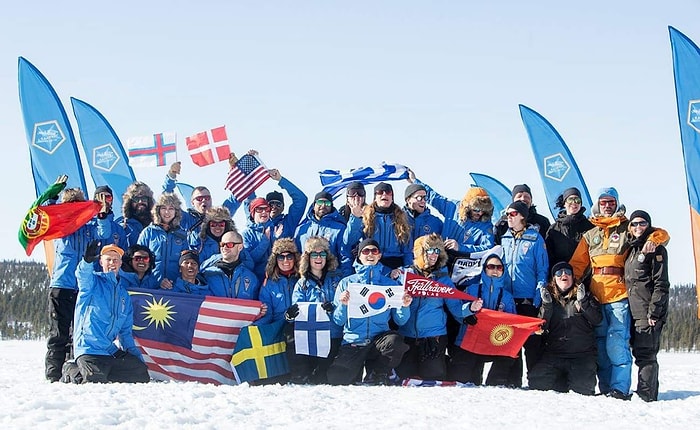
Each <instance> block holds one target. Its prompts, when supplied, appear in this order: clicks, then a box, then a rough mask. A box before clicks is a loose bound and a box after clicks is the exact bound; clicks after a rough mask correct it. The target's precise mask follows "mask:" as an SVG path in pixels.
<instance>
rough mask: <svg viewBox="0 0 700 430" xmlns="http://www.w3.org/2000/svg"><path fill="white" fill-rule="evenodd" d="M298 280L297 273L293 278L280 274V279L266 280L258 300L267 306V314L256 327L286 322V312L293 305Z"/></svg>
mask: <svg viewBox="0 0 700 430" xmlns="http://www.w3.org/2000/svg"><path fill="white" fill-rule="evenodd" d="M298 280H299V276H298V275H297V274H296V273H295V274H293V275H292V276H284V275H282V274H280V276H279V278H278V279H272V278H267V279H265V284H264V285H263V286H262V287H261V288H260V297H259V298H258V300H260V301H261V302H263V303H265V304H266V305H267V312H266V313H265V316H263V317H261V318H260V319H259V320H257V321H256V322H255V324H256V325H263V324H270V323H273V322H277V321H284V311H286V310H287V308H289V307H290V306H291V305H292V293H293V292H294V285H296V283H297V281H298Z"/></svg>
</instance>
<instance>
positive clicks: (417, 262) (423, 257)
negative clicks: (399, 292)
mask: <svg viewBox="0 0 700 430" xmlns="http://www.w3.org/2000/svg"><path fill="white" fill-rule="evenodd" d="M430 248H437V249H439V250H440V257H439V258H438V260H437V262H436V263H435V266H430V264H429V263H428V260H427V254H426V252H425V251H426V250H428V249H430ZM445 264H447V251H446V250H445V241H444V240H443V239H442V237H441V236H440V235H439V234H437V233H431V234H429V235H425V236H421V237H419V238H418V239H416V240H415V241H414V242H413V265H414V266H415V267H416V268H417V269H420V270H422V271H435V270H437V269H440V268H442V267H444V266H445Z"/></svg>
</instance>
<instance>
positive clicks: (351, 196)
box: [348, 193, 365, 198]
mask: <svg viewBox="0 0 700 430" xmlns="http://www.w3.org/2000/svg"><path fill="white" fill-rule="evenodd" d="M364 196H365V195H364V194H360V193H355V194H348V197H350V198H355V197H364Z"/></svg>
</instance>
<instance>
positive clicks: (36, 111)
mask: <svg viewBox="0 0 700 430" xmlns="http://www.w3.org/2000/svg"><path fill="white" fill-rule="evenodd" d="M18 79H19V104H20V107H21V109H22V117H23V118H24V129H25V131H26V134H27V142H29V156H30V159H31V163H32V174H33V176H34V189H35V190H36V195H37V196H40V195H41V193H43V192H44V190H46V189H48V188H49V187H50V186H51V185H53V183H54V182H55V181H56V178H58V177H59V176H60V175H67V176H68V184H67V187H69V188H80V189H82V190H83V191H84V192H85V193H87V186H86V184H85V175H84V173H83V166H82V164H81V163H80V156H79V155H78V148H77V146H76V143H75V138H74V136H73V130H72V129H71V126H70V122H69V121H68V116H67V115H66V111H65V110H64V109H63V105H62V104H61V101H60V100H59V98H58V95H57V94H56V91H55V90H54V89H53V87H52V86H51V84H50V83H49V81H48V80H47V79H46V78H45V77H44V75H42V74H41V72H40V71H39V70H38V69H37V68H36V67H34V65H33V64H32V63H30V62H29V61H27V60H26V59H24V58H22V57H19V71H18Z"/></svg>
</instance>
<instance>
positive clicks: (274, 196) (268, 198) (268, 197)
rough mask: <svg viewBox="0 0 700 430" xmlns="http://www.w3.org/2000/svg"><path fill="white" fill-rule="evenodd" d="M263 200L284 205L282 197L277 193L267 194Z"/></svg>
mask: <svg viewBox="0 0 700 430" xmlns="http://www.w3.org/2000/svg"><path fill="white" fill-rule="evenodd" d="M265 200H266V201H267V202H268V203H269V202H271V201H274V200H276V201H278V202H280V203H282V204H284V196H283V195H282V193H280V192H279V191H272V192H269V193H267V195H266V196H265Z"/></svg>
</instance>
